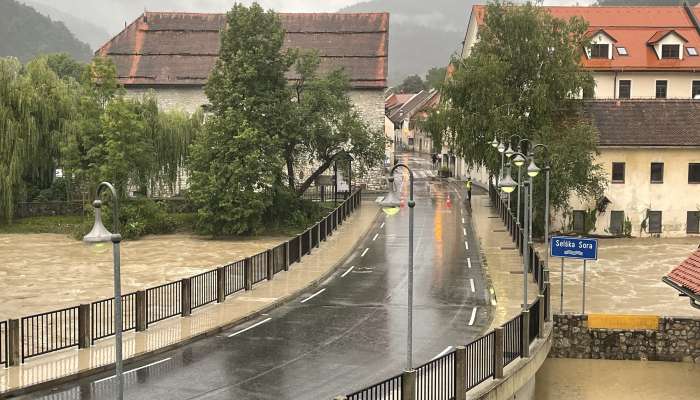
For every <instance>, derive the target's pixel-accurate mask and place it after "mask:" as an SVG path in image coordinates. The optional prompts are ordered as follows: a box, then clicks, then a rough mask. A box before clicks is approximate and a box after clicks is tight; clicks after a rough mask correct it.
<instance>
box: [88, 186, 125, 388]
mask: <svg viewBox="0 0 700 400" xmlns="http://www.w3.org/2000/svg"><path fill="white" fill-rule="evenodd" d="M102 189H109V192H110V193H111V194H112V201H114V207H113V210H112V220H113V231H114V232H110V231H108V230H107V228H105V226H104V224H103V223H102V210H101V208H102V201H101V200H100V192H101V191H102ZM96 198H97V199H96V200H95V201H94V202H93V203H92V205H93V207H95V224H94V225H93V226H92V230H90V232H89V233H88V234H87V235H85V236H84V237H83V242H85V243H87V244H97V243H105V242H112V247H113V251H114V338H115V348H114V349H115V350H114V353H115V355H114V358H115V362H114V364H115V369H116V374H115V377H116V379H117V396H116V399H117V400H122V399H123V398H124V380H123V376H122V370H123V365H122V288H121V272H120V268H121V260H120V257H119V256H120V253H119V243H120V242H121V241H122V236H121V235H120V234H119V198H118V197H117V191H116V190H115V189H114V186H112V184H111V183H109V182H102V183H100V184H99V186H97V191H96Z"/></svg>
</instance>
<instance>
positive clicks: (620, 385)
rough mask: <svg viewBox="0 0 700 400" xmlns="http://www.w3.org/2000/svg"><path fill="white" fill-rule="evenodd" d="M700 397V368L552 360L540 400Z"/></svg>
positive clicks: (539, 386) (542, 375) (540, 378)
mask: <svg viewBox="0 0 700 400" xmlns="http://www.w3.org/2000/svg"><path fill="white" fill-rule="evenodd" d="M699 397H700V365H698V364H691V363H674V362H658V361H646V362H642V361H613V360H575V359H551V358H550V359H548V360H547V361H545V363H544V364H543V365H542V368H541V369H540V370H539V372H538V373H537V378H536V383H535V399H536V400H561V399H566V400H640V399H644V400H657V399H658V400H686V399H697V398H699Z"/></svg>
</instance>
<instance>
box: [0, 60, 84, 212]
mask: <svg viewBox="0 0 700 400" xmlns="http://www.w3.org/2000/svg"><path fill="white" fill-rule="evenodd" d="M71 114H72V107H71V101H70V86H69V85H68V84H66V83H65V82H63V81H62V80H61V79H60V78H59V77H58V76H56V74H55V73H54V72H53V71H52V70H51V69H50V68H49V66H48V64H47V62H46V59H44V58H39V59H37V60H34V61H32V62H30V63H28V64H27V65H26V66H22V64H20V62H19V61H18V60H16V59H12V58H3V59H0V221H5V222H11V221H12V216H13V211H14V205H15V203H16V202H17V201H24V200H25V196H26V191H27V186H28V185H30V184H36V185H41V186H47V185H49V184H50V183H51V180H52V178H53V171H54V163H55V160H56V159H57V158H58V157H59V148H60V143H61V141H62V140H64V138H65V121H66V120H67V119H69V118H70V116H71Z"/></svg>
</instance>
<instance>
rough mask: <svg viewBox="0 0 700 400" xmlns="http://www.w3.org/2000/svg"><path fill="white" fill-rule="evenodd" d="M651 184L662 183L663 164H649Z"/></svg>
mask: <svg viewBox="0 0 700 400" xmlns="http://www.w3.org/2000/svg"><path fill="white" fill-rule="evenodd" d="M651 183H664V163H662V162H653V163H651Z"/></svg>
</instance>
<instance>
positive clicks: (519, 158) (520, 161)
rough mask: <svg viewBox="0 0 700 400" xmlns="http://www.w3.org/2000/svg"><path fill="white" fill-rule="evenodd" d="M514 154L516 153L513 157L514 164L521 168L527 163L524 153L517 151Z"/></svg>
mask: <svg viewBox="0 0 700 400" xmlns="http://www.w3.org/2000/svg"><path fill="white" fill-rule="evenodd" d="M513 154H515V157H514V158H513V164H514V165H515V166H516V167H518V168H520V167H522V166H523V165H525V157H524V156H523V153H520V152H516V153H513Z"/></svg>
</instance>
